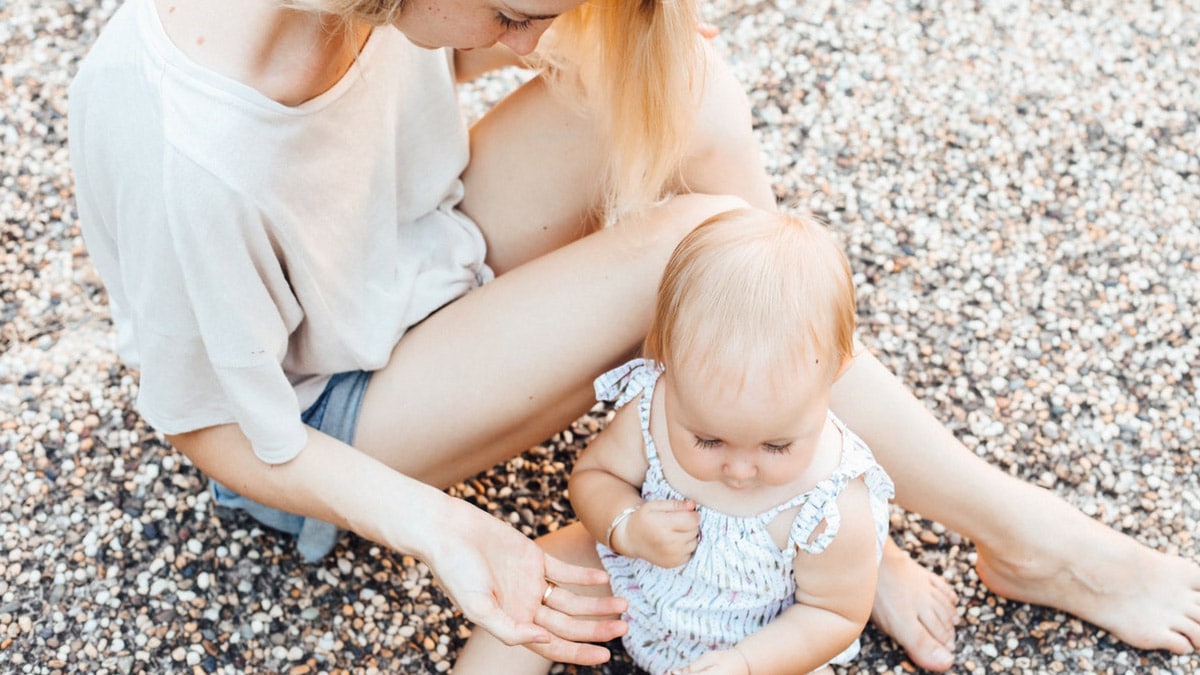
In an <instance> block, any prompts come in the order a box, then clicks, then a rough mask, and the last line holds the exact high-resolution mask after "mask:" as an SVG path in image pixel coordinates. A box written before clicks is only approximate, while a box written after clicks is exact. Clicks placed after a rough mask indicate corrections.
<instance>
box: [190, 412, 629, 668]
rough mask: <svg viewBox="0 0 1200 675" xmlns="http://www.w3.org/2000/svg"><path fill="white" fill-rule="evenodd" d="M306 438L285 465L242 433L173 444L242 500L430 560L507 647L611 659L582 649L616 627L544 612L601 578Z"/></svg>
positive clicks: (469, 509)
mask: <svg viewBox="0 0 1200 675" xmlns="http://www.w3.org/2000/svg"><path fill="white" fill-rule="evenodd" d="M307 432H308V443H307V445H306V446H305V447H304V449H303V450H302V451H301V452H300V454H299V455H297V456H296V457H295V458H294V459H293V460H291V461H289V462H286V463H284V464H278V465H272V464H266V463H264V462H262V461H260V460H259V459H258V458H257V457H256V456H255V455H254V453H253V450H252V449H251V447H250V442H249V441H248V440H247V439H246V437H245V435H244V434H242V432H241V430H240V429H239V428H238V427H237V426H236V425H223V426H217V427H209V428H206V429H201V430H199V431H193V432H189V433H185V434H179V435H175V436H171V437H170V438H169V440H170V441H171V443H172V444H173V445H175V447H177V448H178V449H179V450H180V451H182V452H183V453H184V454H185V455H187V456H188V457H189V458H190V459H191V460H192V462H193V463H194V464H196V466H197V467H198V468H199V469H200V470H201V471H203V472H204V473H205V474H207V475H209V476H212V477H213V478H214V479H215V480H217V481H219V482H221V483H223V484H225V485H227V486H229V487H230V488H231V489H233V490H235V491H236V492H238V493H239V494H242V495H244V496H246V497H249V498H250V499H253V500H255V501H257V502H260V503H262V504H266V505H268V506H272V507H274V508H278V509H283V510H285V511H289V512H292V513H296V514H299V515H303V516H308V517H316V518H320V519H322V520H325V521H327V522H330V523H333V524H334V525H337V526H338V527H341V528H344V529H349V530H353V531H354V532H356V533H358V534H360V535H362V536H363V537H366V538H368V539H371V540H372V541H376V542H379V543H380V544H383V545H385V546H388V547H389V548H392V549H395V550H397V551H400V552H402V553H407V554H411V555H413V556H414V557H417V558H419V559H421V560H423V561H424V562H425V563H426V564H427V565H429V567H430V569H431V570H433V573H434V574H435V575H436V577H437V580H438V583H439V584H440V585H441V587H442V589H443V590H444V591H445V592H446V594H447V595H449V596H450V598H451V599H452V600H453V601H454V602H455V603H456V604H457V605H458V606H459V607H460V608H461V609H462V610H463V613H464V614H465V615H466V616H467V618H469V619H470V620H472V621H474V622H476V623H478V624H479V625H481V626H482V627H484V628H485V629H487V630H488V631H489V632H491V633H493V634H494V635H496V636H497V637H498V638H499V639H501V640H503V641H504V642H506V643H508V644H531V646H534V645H536V649H537V651H539V652H540V653H543V655H545V656H547V657H548V658H552V659H555V660H559V661H567V662H574V663H587V664H591V663H600V662H602V661H604V660H607V658H608V652H607V650H605V649H603V648H602V647H598V646H596V645H590V644H581V643H583V642H603V641H605V640H609V639H611V638H613V637H615V635H609V634H608V631H610V630H612V629H613V628H614V626H613V625H612V624H611V623H606V622H596V621H592V620H581V619H577V618H576V617H575V616H572V615H567V614H563V613H561V612H558V611H555V610H551V609H549V608H548V607H545V606H544V605H542V604H541V598H542V593H543V592H544V590H545V588H546V581H547V580H550V581H553V582H554V583H556V584H584V585H593V584H602V583H604V582H606V581H607V577H606V575H605V574H604V573H603V572H601V571H600V570H594V569H588V568H582V567H575V566H572V565H567V564H565V563H562V562H560V561H558V560H555V559H554V558H551V557H549V556H546V555H545V554H544V553H543V552H542V551H541V549H540V548H538V546H537V545H536V544H534V543H533V542H532V541H531V540H529V539H528V538H527V537H525V536H523V535H522V534H520V533H519V532H517V531H516V530H514V529H513V528H511V527H509V526H508V525H506V524H504V523H502V522H500V521H499V520H496V519H495V518H493V517H491V516H490V515H488V514H487V513H486V512H484V511H481V510H479V509H477V508H475V507H474V506H472V505H470V504H467V503H466V502H463V501H461V500H458V499H454V498H452V497H449V496H448V495H446V494H445V493H443V492H441V491H440V490H437V489H435V488H433V487H430V486H428V485H426V484H424V483H421V482H420V481H417V480H414V479H412V478H409V477H407V476H405V475H403V474H401V473H399V472H397V471H395V470H393V469H391V468H390V467H388V466H386V465H384V464H382V463H380V462H379V461H377V460H375V459H373V458H371V457H370V456H368V455H366V454H365V453H363V452H360V451H359V450H356V449H355V448H353V447H351V446H349V445H346V444H344V443H341V442H340V441H337V440H336V439H334V438H332V437H330V436H327V435H325V434H323V433H321V432H319V431H316V430H313V429H307ZM560 592H564V593H566V592H569V591H567V590H566V589H562V591H560ZM569 606H571V607H572V608H573V610H574V611H575V612H576V613H577V615H578V616H594V615H605V614H612V613H615V612H619V611H620V607H621V606H622V605H621V603H620V602H619V601H617V600H615V599H613V598H595V599H590V598H589V599H585V598H578V599H576V600H575V601H573V602H572V603H571V604H570V605H569ZM614 608H615V609H614ZM618 634H619V633H618Z"/></svg>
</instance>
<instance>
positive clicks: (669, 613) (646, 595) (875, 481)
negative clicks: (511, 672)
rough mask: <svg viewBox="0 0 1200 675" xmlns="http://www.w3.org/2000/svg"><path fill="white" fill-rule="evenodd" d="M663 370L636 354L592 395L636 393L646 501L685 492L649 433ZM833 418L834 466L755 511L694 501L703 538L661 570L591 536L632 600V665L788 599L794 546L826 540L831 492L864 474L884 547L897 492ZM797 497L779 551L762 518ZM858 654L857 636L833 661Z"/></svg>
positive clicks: (731, 634) (680, 662) (715, 646)
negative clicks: (740, 512)
mask: <svg viewBox="0 0 1200 675" xmlns="http://www.w3.org/2000/svg"><path fill="white" fill-rule="evenodd" d="M661 372H662V370H661V368H660V367H659V366H658V364H656V363H655V362H653V361H649V360H645V359H635V360H633V361H630V362H629V363H626V364H625V365H623V366H621V367H619V368H616V369H615V370H612V371H609V372H608V373H605V374H604V375H602V376H600V377H599V378H597V379H596V383H595V386H596V397H597V398H598V399H600V400H604V401H614V402H616V404H617V406H623V405H624V404H626V403H628V402H629V401H631V400H632V399H633V398H635V397H636V396H637V395H638V394H639V393H641V394H642V396H641V399H640V400H639V401H638V412H639V413H640V415H641V420H642V437H643V439H644V440H645V445H646V458H647V459H648V460H649V463H650V468H649V470H648V471H647V472H646V478H645V481H644V482H643V484H642V498H643V499H645V500H655V499H683V498H684V497H683V495H681V494H680V493H679V492H678V491H676V490H675V489H674V488H673V487H671V486H670V485H669V484H668V483H667V481H666V479H665V478H664V477H663V471H662V464H661V462H660V461H659V457H658V451H657V449H656V448H655V446H654V440H653V439H652V438H651V436H650V404H651V400H652V399H653V397H654V385H655V383H656V382H657V381H658V376H659V375H660V374H661ZM830 419H831V420H832V421H833V423H834V424H836V425H837V428H838V430H839V431H840V432H841V435H842V457H841V461H840V463H839V465H838V467H837V469H836V470H835V471H834V472H833V474H832V475H830V476H829V477H828V478H826V479H824V480H822V481H821V482H820V483H818V484H817V485H816V486H815V487H814V488H813V489H812V490H810V491H808V492H806V493H804V494H801V495H797V496H796V497H794V498H792V499H790V500H788V501H787V502H785V503H783V504H780V505H778V506H776V507H774V508H772V509H770V510H768V511H765V512H763V513H760V514H758V515H756V516H748V517H735V516H730V515H726V514H724V513H720V512H718V511H714V510H712V509H708V508H704V507H698V509H697V510H698V512H699V513H700V541H699V544H698V546H697V548H696V552H695V553H694V554H693V555H692V558H691V560H689V561H688V562H687V563H686V564H685V565H682V566H680V567H676V568H672V569H665V568H661V567H657V566H655V565H653V564H651V563H649V562H647V561H645V560H641V559H635V558H626V557H624V556H621V555H618V554H616V553H614V552H613V551H612V550H610V549H609V548H608V547H606V546H605V545H604V544H597V550H598V551H599V553H600V559H601V560H602V561H603V563H604V567H605V569H606V570H607V571H608V574H609V576H610V578H611V584H612V589H613V594H614V595H616V596H619V597H623V598H625V599H626V600H627V601H628V602H629V609H628V611H627V612H626V614H625V616H624V619H625V620H626V621H628V622H629V632H628V633H627V634H626V635H625V637H624V638H623V642H624V645H625V649H626V651H628V652H629V654H630V656H632V657H633V660H634V661H635V662H636V663H637V664H638V666H640V667H641V668H643V669H645V670H647V671H649V672H650V673H653V674H654V675H660V674H662V673H669V672H671V671H672V670H674V669H677V668H682V667H684V666H686V665H688V664H689V663H691V662H692V661H694V660H696V659H697V658H699V657H700V656H701V655H702V654H704V653H706V652H709V651H715V650H720V649H728V648H730V647H732V646H734V645H736V644H737V643H738V642H740V641H741V640H742V639H743V638H745V637H747V636H748V635H750V634H752V633H754V632H756V631H757V630H758V629H760V628H762V627H763V626H765V625H767V624H768V623H770V621H771V620H772V619H774V618H775V617H776V616H778V615H779V614H780V613H781V612H782V611H783V610H784V609H786V608H787V607H789V606H791V605H792V604H794V603H795V599H796V597H795V596H796V581H795V579H794V578H793V576H792V569H793V567H792V562H793V558H794V557H795V555H796V549H801V550H803V551H804V552H806V553H820V552H821V551H823V550H825V547H826V546H828V545H829V543H830V542H831V541H833V538H834V537H835V536H837V532H838V526H839V524H840V522H841V516H840V514H839V513H838V509H837V498H838V495H839V494H841V491H842V488H844V487H845V486H846V484H847V482H849V481H851V480H854V479H855V478H858V477H859V476H864V477H865V481H866V485H867V488H868V489H869V491H870V502H871V512H872V513H873V514H874V516H875V531H876V544H877V546H876V555H877V557H878V556H880V555H882V553H883V544H884V541H885V538H886V537H887V528H888V506H887V502H888V500H889V499H891V498H892V496H893V495H894V490H893V486H892V481H891V479H890V478H888V476H887V474H886V473H884V471H883V468H882V467H880V466H879V464H877V463H876V462H875V458H874V457H873V456H872V455H871V451H870V450H869V449H868V448H867V446H866V444H864V443H863V442H862V440H861V439H859V438H858V437H857V436H855V435H854V434H853V433H851V432H850V431H849V430H848V429H846V427H845V426H844V425H843V424H842V423H841V421H839V420H838V419H837V418H836V417H833V414H832V413H830ZM797 506H799V507H800V511H799V513H798V514H797V516H796V518H795V521H794V522H793V523H792V528H791V533H790V535H789V542H790V544H791V545H790V546H788V548H787V550H786V551H784V550H780V548H779V547H778V546H777V545H776V544H775V542H774V541H773V540H772V539H771V536H770V534H769V533H768V531H767V525H768V524H769V523H770V522H771V521H772V520H774V519H775V517H776V516H777V515H779V513H781V512H783V511H785V510H787V509H792V508H795V507H797ZM822 521H824V522H825V524H826V526H825V530H824V531H823V532H822V533H821V534H820V536H818V537H815V538H814V537H813V536H812V535H813V531H814V530H815V529H816V528H817V527H818V526H819V525H820V524H821V522H822ZM857 654H858V641H857V640H855V642H854V644H852V645H850V647H848V648H847V649H846V650H845V651H843V652H842V653H841V654H839V655H838V656H837V657H835V658H834V659H833V661H832V663H838V664H846V663H849V661H850V659H852V658H853V657H854V656H855V655H857Z"/></svg>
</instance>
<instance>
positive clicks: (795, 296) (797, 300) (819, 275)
mask: <svg viewBox="0 0 1200 675" xmlns="http://www.w3.org/2000/svg"><path fill="white" fill-rule="evenodd" d="M854 313H855V301H854V282H853V279H852V277H851V274H850V263H849V262H848V261H847V260H846V256H845V254H844V253H843V252H842V248H841V246H840V245H839V244H838V242H837V241H836V240H835V239H834V237H833V235H832V234H830V233H829V231H828V230H827V229H826V228H825V227H824V226H822V225H820V224H818V223H817V222H816V221H814V220H812V219H811V218H808V217H803V216H793V215H787V214H782V213H775V212H767V211H760V210H756V209H741V210H737V211H729V212H726V213H722V214H719V215H716V216H713V217H712V218H709V219H708V220H706V221H705V222H704V223H702V224H701V225H700V226H699V227H697V228H696V229H695V230H693V231H692V232H691V233H690V234H688V235H687V236H686V237H684V239H683V240H682V241H681V242H680V243H679V245H678V246H677V247H676V248H675V252H674V253H673V254H672V255H671V259H670V261H669V262H668V263H667V267H666V271H665V272H664V273H663V278H662V282H661V283H660V285H659V289H658V299H657V303H656V307H655V312H654V317H653V319H652V320H651V324H650V331H649V333H648V334H647V337H646V343H645V353H646V356H647V357H649V358H652V359H654V360H656V361H658V362H660V363H662V364H663V365H664V366H665V367H666V368H667V370H668V371H669V370H670V369H671V368H672V367H673V366H674V365H676V364H678V363H680V362H681V361H683V360H688V361H689V362H690V363H693V364H694V363H704V362H711V363H714V364H730V363H733V364H738V365H743V366H745V367H747V368H748V367H750V366H753V365H765V366H767V367H769V368H771V369H773V370H774V371H776V372H781V374H785V373H786V370H785V369H786V367H787V366H788V365H789V364H791V365H797V364H799V363H800V362H801V359H807V360H809V362H810V363H811V362H815V363H817V364H820V368H821V371H822V372H827V373H829V374H830V378H831V381H832V378H833V377H834V376H836V374H837V373H838V372H839V370H840V369H841V367H842V365H843V364H845V363H846V362H848V360H849V359H850V358H852V356H853V353H854ZM697 358H699V359H702V361H699V362H698V361H695V360H694V359H697Z"/></svg>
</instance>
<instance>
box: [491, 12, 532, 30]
mask: <svg viewBox="0 0 1200 675" xmlns="http://www.w3.org/2000/svg"><path fill="white" fill-rule="evenodd" d="M496 20H497V21H499V22H500V25H501V26H503V27H504V30H527V29H528V28H529V27H530V26H532V25H533V20H532V19H514V18H512V17H510V16H508V15H506V14H504V13H503V12H497V13H496Z"/></svg>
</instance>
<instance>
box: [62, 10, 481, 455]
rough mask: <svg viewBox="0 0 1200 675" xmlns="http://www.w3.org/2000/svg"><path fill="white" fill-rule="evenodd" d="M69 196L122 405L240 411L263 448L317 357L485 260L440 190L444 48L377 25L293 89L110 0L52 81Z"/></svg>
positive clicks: (390, 337)
mask: <svg viewBox="0 0 1200 675" xmlns="http://www.w3.org/2000/svg"><path fill="white" fill-rule="evenodd" d="M70 148H71V160H72V165H73V168H74V171H75V178H76V190H77V199H78V206H79V215H80V219H81V221H82V229H83V234H84V238H85V240H86V242H87V246H88V250H89V252H90V254H91V256H92V260H93V262H94V264H95V266H96V268H97V270H98V271H99V273H100V275H101V277H102V278H103V280H104V282H105V285H106V286H107V288H108V292H109V299H110V304H111V309H112V314H113V320H114V322H115V324H116V327H117V334H118V349H119V351H120V354H121V356H122V358H123V359H124V360H125V361H126V362H127V363H129V364H130V365H131V366H133V367H135V368H139V369H140V371H141V387H140V392H139V395H138V407H139V410H140V412H141V413H142V414H143V416H144V417H145V418H146V419H147V421H149V422H150V423H151V424H152V425H154V426H155V427H156V428H157V429H159V430H160V431H162V432H164V433H181V432H185V431H191V430H195V429H200V428H203V427H207V426H212V425H216V424H223V423H229V422H236V423H237V424H239V425H240V426H241V428H242V430H243V431H244V432H245V434H246V435H247V436H248V437H249V439H250V441H251V443H252V444H253V446H254V451H255V453H256V454H257V455H258V456H259V457H260V458H261V459H262V460H263V461H266V462H272V463H276V462H285V461H288V460H290V459H291V458H293V457H295V455H296V454H297V453H298V452H299V451H300V450H301V448H302V447H303V445H304V443H305V441H306V435H305V432H304V428H303V426H302V424H301V422H300V412H301V411H302V410H303V409H304V408H306V407H307V406H308V405H310V404H311V403H312V402H313V401H314V400H315V399H316V397H317V396H318V395H319V394H320V392H321V390H322V388H323V387H324V384H325V382H326V381H327V380H328V378H329V376H330V375H333V374H334V373H338V372H342V371H347V370H354V369H362V370H368V371H369V370H376V369H378V368H380V367H382V366H383V365H385V364H386V363H387V360H388V357H389V355H390V353H391V351H392V348H393V347H394V346H395V344H396V342H397V341H398V340H399V339H400V337H401V336H402V335H403V334H404V332H405V331H406V330H407V329H408V328H409V327H411V326H412V325H414V324H415V323H417V322H419V321H420V320H421V319H423V318H425V317H426V316H428V315H429V314H430V313H431V312H433V311H434V310H436V309H437V308H439V307H441V306H442V305H444V304H446V303H447V302H449V301H451V300H453V299H454V298H456V297H458V296H460V295H462V294H463V293H465V292H466V291H467V290H469V289H471V288H472V287H474V286H477V285H479V284H480V283H483V282H485V281H487V280H488V279H489V278H490V275H491V272H490V270H488V268H487V267H486V265H485V264H484V254H485V246H484V241H483V237H482V235H481V234H480V232H479V230H478V228H477V227H476V226H475V224H474V223H473V222H471V221H470V220H469V219H468V218H466V217H465V216H464V215H462V214H461V213H459V212H457V211H456V210H455V206H456V205H457V204H458V202H459V200H460V199H461V198H462V183H461V181H460V180H459V174H460V173H461V172H462V170H463V169H464V167H466V164H467V158H468V143H467V133H466V126H465V123H464V120H463V117H462V114H461V112H460V111H459V108H458V103H457V99H456V94H455V90H454V77H453V72H452V63H451V61H450V55H449V53H448V52H446V51H430V50H425V49H421V48H418V47H416V46H414V45H413V44H411V43H410V42H408V40H407V39H406V38H405V37H404V36H403V34H401V33H400V32H399V31H397V30H395V29H394V28H390V27H387V28H377V29H376V30H375V31H374V33H373V34H372V36H371V38H370V39H369V40H368V41H367V44H366V45H365V46H364V48H363V50H362V52H361V54H360V55H359V58H358V61H357V63H356V64H355V65H354V66H353V67H352V68H351V69H350V71H349V72H348V73H347V74H346V75H345V76H344V77H343V78H342V80H341V81H340V82H338V83H337V84H336V85H335V86H333V87H332V88H331V89H330V90H329V91H327V92H325V93H324V94H322V95H321V96H318V97H317V98H315V99H313V100H310V101H307V102H306V103H304V104H301V105H299V106H295V107H289V106H285V105H282V104H279V103H277V102H275V101H273V100H271V99H269V98H267V97H266V96H264V95H262V94H261V93H259V92H258V91H256V90H254V89H252V88H250V87H247V86H245V85H243V84H241V83H238V82H236V81H233V80H231V79H228V78H226V77H223V76H221V75H218V74H216V73H214V72H212V71H210V70H207V69H205V68H202V67H200V66H198V65H197V64H195V63H194V62H191V61H190V60H188V59H187V58H186V57H185V56H184V55H183V54H182V53H181V52H180V51H179V50H178V49H177V48H176V47H175V46H174V45H173V44H172V43H171V42H170V40H169V39H168V38H167V36H166V34H165V33H164V32H163V29H162V25H161V23H160V22H159V19H158V15H157V12H156V10H155V7H154V3H153V0H128V2H126V3H125V5H124V6H122V7H121V8H120V9H119V10H118V11H117V13H116V14H115V15H114V17H113V18H112V20H111V21H110V23H109V25H108V26H106V28H105V30H104V32H103V33H102V34H101V36H100V38H99V40H98V41H97V42H96V44H95V46H94V47H93V48H92V50H91V52H90V53H89V54H88V56H87V58H86V59H85V60H84V61H83V63H82V65H81V67H80V70H79V74H78V76H77V77H76V79H75V81H74V83H73V84H72V86H71V89H70Z"/></svg>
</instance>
